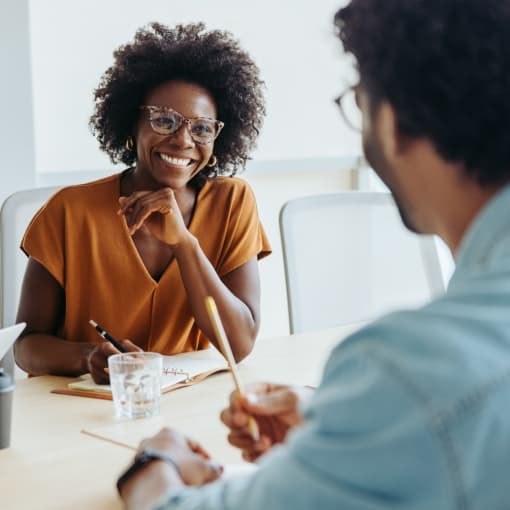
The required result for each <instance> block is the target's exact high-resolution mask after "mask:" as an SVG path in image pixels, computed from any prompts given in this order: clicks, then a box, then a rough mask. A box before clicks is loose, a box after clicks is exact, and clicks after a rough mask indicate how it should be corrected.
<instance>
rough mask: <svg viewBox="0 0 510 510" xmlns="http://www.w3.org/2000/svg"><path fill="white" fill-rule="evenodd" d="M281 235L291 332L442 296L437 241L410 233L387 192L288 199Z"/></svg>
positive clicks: (372, 315) (355, 319)
mask: <svg viewBox="0 0 510 510" xmlns="http://www.w3.org/2000/svg"><path fill="white" fill-rule="evenodd" d="M280 234H281V241H282V249H283V258H284V266H285V280H286V286H287V299H288V310H289V325H290V331H291V333H300V332H303V331H310V330H314V329H315V330H316V329H326V328H328V327H333V326H337V325H340V324H346V323H350V322H358V321H365V320H371V319H374V318H376V317H378V316H380V315H382V314H384V313H387V312H389V311H392V310H395V309H399V308H402V307H414V306H418V305H420V304H423V303H425V302H426V301H428V300H429V299H430V298H431V297H433V296H435V295H438V294H441V293H442V292H444V289H445V283H444V276H443V272H442V269H441V265H440V260H439V256H438V251H437V246H436V240H435V239H434V238H433V237H430V236H417V235H415V234H412V233H411V232H409V231H408V230H407V229H406V228H405V227H404V225H403V223H402V221H401V219H400V215H399V213H398V210H397V208H396V206H395V204H394V202H393V199H392V197H391V194H389V193H382V192H359V191H348V192H341V193H333V194H324V195H317V196H309V197H303V198H298V199H294V200H290V201H289V202H287V203H286V204H284V206H283V207H282V209H281V210H280Z"/></svg>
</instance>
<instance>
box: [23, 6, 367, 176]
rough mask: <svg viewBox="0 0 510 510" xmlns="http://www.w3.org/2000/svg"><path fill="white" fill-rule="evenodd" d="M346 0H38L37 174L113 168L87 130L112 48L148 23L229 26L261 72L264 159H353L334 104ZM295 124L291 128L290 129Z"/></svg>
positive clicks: (341, 68) (350, 137)
mask: <svg viewBox="0 0 510 510" xmlns="http://www.w3.org/2000/svg"><path fill="white" fill-rule="evenodd" d="M343 3H345V1H344V0H320V1H319V2H310V1H309V0H280V1H274V0H259V1H257V2H252V1H247V0H244V1H243V0H215V1H210V0H194V1H192V2H191V1H185V2H175V1H173V2H172V1H170V0H150V1H146V2H140V1H139V0H108V1H104V0H87V1H78V0H74V1H72V2H70V1H69V0H45V1H42V0H30V1H29V5H30V26H31V49H32V55H33V64H32V70H33V97H34V118H35V141H36V144H35V147H36V171H37V172H38V173H50V172H75V171H83V170H98V169H105V168H110V163H109V160H108V158H107V157H106V156H105V155H104V154H102V153H101V152H100V151H99V149H98V148H97V143H96V141H95V139H94V138H93V137H92V136H91V134H90V133H89V131H88V119H89V117H90V114H91V112H92V92H93V89H94V88H95V87H96V86H97V84H98V82H99V78H100V76H101V75H102V73H103V72H104V70H105V69H106V68H107V67H108V66H109V65H110V64H111V63H112V62H113V58H112V52H113V50H114V49H115V48H116V47H117V46H119V45H120V44H122V43H125V42H127V41H129V40H131V39H132V37H133V34H134V32H135V30H136V29H137V28H138V27H140V26H141V25H143V24H146V23H148V22H150V21H159V22H163V23H166V24H169V25H174V24H176V23H178V22H190V21H205V22H206V24H207V26H208V27H209V28H221V29H228V30H231V31H232V33H233V34H234V35H235V37H236V38H238V39H240V41H241V44H242V46H243V47H244V48H246V49H247V50H248V51H249V52H250V54H251V55H252V57H253V58H254V59H255V61H256V62H257V63H258V65H259V66H260V68H261V71H262V77H263V79H264V80H265V82H266V85H267V110H268V115H267V120H266V123H265V126H264V129H263V131H262V135H261V137H260V142H259V146H258V149H257V151H256V152H255V153H254V158H255V160H256V161H260V160H287V159H293V160H294V159H300V158H314V159H316V160H317V161H318V164H320V161H321V160H322V159H323V158H339V157H343V156H352V155H353V154H356V153H357V151H358V144H357V143H356V142H357V136H356V134H355V133H352V132H351V131H350V130H349V129H348V128H347V127H345V126H344V124H343V121H342V119H341V117H340V115H339V114H338V112H337V110H336V107H335V105H334V104H333V103H332V100H333V98H334V97H336V96H337V95H338V94H339V93H340V92H341V91H342V89H343V86H344V84H345V83H347V82H349V78H350V74H351V73H352V71H351V69H350V62H349V61H347V60H344V61H342V60H341V57H340V56H341V53H342V52H341V50H340V43H339V42H338V41H337V39H336V38H335V37H334V31H333V24H332V18H333V14H334V12H335V11H336V10H337V9H338V8H339V6H340V5H341V4H343ZM291 127H292V129H291Z"/></svg>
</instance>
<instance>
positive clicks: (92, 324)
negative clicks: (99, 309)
mask: <svg viewBox="0 0 510 510" xmlns="http://www.w3.org/2000/svg"><path fill="white" fill-rule="evenodd" d="M89 324H90V325H91V326H94V327H96V326H97V322H95V321H93V320H92V319H90V320H89Z"/></svg>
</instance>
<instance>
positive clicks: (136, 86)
mask: <svg viewBox="0 0 510 510" xmlns="http://www.w3.org/2000/svg"><path fill="white" fill-rule="evenodd" d="M114 58H115V62H114V64H113V65H112V66H111V67H110V68H109V69H107V70H106V72H105V73H104V75H103V77H102V79H101V82H100V84H99V87H98V88H97V89H96V91H95V96H94V97H95V111H94V113H93V115H92V117H91V118H90V127H91V130H92V132H93V133H94V134H95V135H96V137H97V139H98V140H99V143H100V146H101V149H103V150H104V151H105V152H106V153H107V154H108V155H109V156H110V159H111V160H112V161H113V162H114V163H117V162H122V163H125V164H126V165H128V166H131V165H133V164H134V163H135V162H136V153H135V150H129V149H128V148H126V139H127V138H128V136H130V135H132V134H133V131H134V127H135V125H136V123H137V121H138V118H139V115H140V111H139V107H140V106H141V105H142V104H143V102H144V98H145V97H146V96H147V94H148V93H149V92H150V91H151V90H153V89H154V88H156V87H157V86H159V85H160V84H162V83H165V82H167V81H170V80H182V81H187V82H190V83H194V84H196V85H200V86H201V87H203V88H205V89H206V90H208V91H209V92H210V93H211V94H212V96H213V98H214V100H215V103H216V108H217V112H218V118H219V119H221V120H222V121H223V122H224V123H225V127H224V128H223V130H222V132H221V134H220V136H219V137H218V138H217V139H216V141H215V145H214V154H215V155H216V158H217V165H216V167H215V168H213V169H211V168H209V167H206V168H205V169H204V170H202V171H201V172H200V174H199V175H198V176H195V177H194V179H193V180H192V182H191V184H192V185H193V184H196V185H198V186H200V184H203V182H204V181H205V178H207V177H212V176H215V175H217V174H218V173H221V174H226V175H234V174H235V173H236V172H237V171H238V170H239V169H240V168H244V166H245V165H246V161H247V160H248V158H249V152H250V150H251V149H252V148H253V147H254V145H255V140H256V138H257V136H258V134H259V131H260V129H261V127H262V121H263V118H264V115H265V104H264V97H263V94H262V87H263V82H262V81H261V79H260V75H259V69H258V67H257V66H256V65H255V63H254V62H253V60H252V59H251V58H250V56H249V55H248V54H247V53H246V52H245V51H243V50H242V49H241V48H240V46H239V44H238V42H237V41H236V40H234V39H233V37H232V35H231V34H230V33H229V32H225V31H220V30H211V31H206V29H205V25H204V24H203V23H194V24H188V25H178V26H176V27H174V28H169V27H166V26H164V25H162V24H159V23H151V24H149V25H147V26H146V27H142V28H141V29H139V30H138V31H137V32H136V34H135V37H134V40H133V42H131V43H128V44H126V45H123V46H121V47H120V48H119V49H118V50H117V51H115V52H114Z"/></svg>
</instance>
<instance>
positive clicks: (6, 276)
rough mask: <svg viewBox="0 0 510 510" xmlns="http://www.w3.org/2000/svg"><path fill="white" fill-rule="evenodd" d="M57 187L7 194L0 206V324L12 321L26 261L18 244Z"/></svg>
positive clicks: (8, 324)
mask: <svg viewBox="0 0 510 510" xmlns="http://www.w3.org/2000/svg"><path fill="white" fill-rule="evenodd" d="M58 189H60V188H59V187H48V188H36V189H30V190H25V191H18V192H16V193H13V194H12V195H10V196H9V197H8V198H7V199H6V200H5V202H4V203H3V205H2V208H1V209H0V264H1V269H0V278H1V279H2V280H1V285H0V291H1V292H0V302H1V307H0V310H1V316H0V327H6V326H11V325H12V324H14V323H15V320H16V312H17V309H18V302H19V297H20V291H21V284H22V283H23V276H24V274H25V267H26V265H27V257H26V256H25V254H24V253H23V252H22V251H21V250H20V248H19V246H20V243H21V239H22V238H23V234H24V233H25V230H26V228H27V226H28V224H29V223H30V220H31V219H32V217H33V216H34V214H35V213H36V212H37V211H38V210H39V209H40V207H41V206H42V205H43V204H44V203H45V202H46V201H47V200H48V198H50V197H51V196H52V195H53V194H54V193H55V192H56V191H57V190H58Z"/></svg>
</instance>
